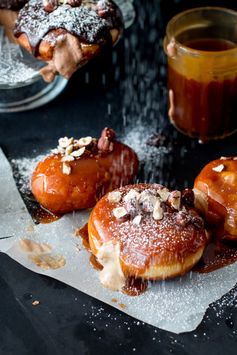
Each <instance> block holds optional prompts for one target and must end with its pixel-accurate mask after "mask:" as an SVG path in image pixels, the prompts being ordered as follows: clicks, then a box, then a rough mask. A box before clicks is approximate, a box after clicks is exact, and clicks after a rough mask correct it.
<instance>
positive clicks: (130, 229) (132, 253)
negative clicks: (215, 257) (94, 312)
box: [88, 184, 208, 290]
mask: <svg viewBox="0 0 237 355" xmlns="http://www.w3.org/2000/svg"><path fill="white" fill-rule="evenodd" d="M193 201H194V196H193V192H192V190H185V191H184V192H182V193H181V192H180V191H169V190H168V189H167V188H165V187H163V186H162V185H158V184H136V185H128V186H125V187H121V188H119V189H117V190H115V191H113V192H110V193H108V194H107V195H105V196H104V197H102V199H101V200H100V201H99V202H98V203H97V204H96V206H95V207H94V209H93V211H92V213H91V215H90V218H89V222H88V234H89V242H90V248H91V251H92V253H93V254H94V255H95V256H96V257H97V260H98V261H99V263H100V264H102V265H103V266H104V268H103V270H102V271H101V273H100V280H101V282H102V284H104V286H106V287H108V288H111V289H114V290H121V289H122V288H123V287H124V284H125V279H126V278H128V277H135V278H142V279H145V280H159V279H167V278H171V277H175V276H178V275H182V274H184V273H185V272H187V271H188V270H190V269H191V268H192V267H193V266H194V264H196V263H197V262H198V261H199V259H200V257H201V256H202V253H203V251H204V248H205V246H206V243H207V240H208V238H207V234H206V231H205V228H204V223H203V220H202V218H201V217H200V216H199V215H198V214H197V212H196V211H195V210H194V209H193V207H192V205H193Z"/></svg>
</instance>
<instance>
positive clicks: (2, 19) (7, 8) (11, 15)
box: [0, 0, 28, 42]
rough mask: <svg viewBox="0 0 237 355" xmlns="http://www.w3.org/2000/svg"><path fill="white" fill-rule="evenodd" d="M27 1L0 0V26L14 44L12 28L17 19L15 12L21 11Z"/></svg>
mask: <svg viewBox="0 0 237 355" xmlns="http://www.w3.org/2000/svg"><path fill="white" fill-rule="evenodd" d="M27 1H28V0H0V25H1V26H3V27H4V30H5V33H6V35H7V37H8V38H9V40H10V41H11V42H16V39H15V37H14V35H13V28H14V25H15V22H16V19H17V14H18V12H17V10H19V9H21V8H22V7H23V6H24V5H25V3H26V2H27Z"/></svg>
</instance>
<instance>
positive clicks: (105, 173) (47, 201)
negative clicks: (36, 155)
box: [31, 128, 138, 214]
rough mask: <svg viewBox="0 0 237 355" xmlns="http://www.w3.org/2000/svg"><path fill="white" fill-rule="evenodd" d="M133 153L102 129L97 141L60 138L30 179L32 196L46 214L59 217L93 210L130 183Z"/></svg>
mask: <svg viewBox="0 0 237 355" xmlns="http://www.w3.org/2000/svg"><path fill="white" fill-rule="evenodd" d="M137 170H138V159H137V156H136V154H135V152H134V151H133V150H132V149H131V148H129V147H128V146H127V145H125V144H123V143H120V142H119V141H117V140H115V138H114V132H113V130H111V129H108V128H105V129H104V130H103V131H102V135H101V137H100V139H99V140H98V141H97V140H96V139H92V137H85V138H81V139H79V140H74V139H73V138H70V139H68V138H66V137H65V138H62V139H60V140H59V147H58V149H56V151H53V154H52V155H50V156H48V157H46V159H44V160H43V161H41V162H40V163H39V164H38V165H37V167H36V169H35V171H34V172H33V175H32V184H31V185H32V193H33V195H34V196H35V198H36V200H37V201H38V202H39V203H40V204H41V205H42V206H43V207H45V208H46V209H48V210H49V211H51V212H53V213H56V214H62V213H67V212H71V211H73V210H79V209H84V208H90V207H93V206H94V205H95V204H96V202H97V200H98V199H99V198H100V197H102V196H103V195H104V194H105V193H107V192H108V191H111V190H112V189H114V188H116V187H118V186H122V185H126V184H128V183H130V182H132V181H133V179H134V177H135V176H136V174H137Z"/></svg>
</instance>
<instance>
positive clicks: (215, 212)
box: [194, 157, 237, 240]
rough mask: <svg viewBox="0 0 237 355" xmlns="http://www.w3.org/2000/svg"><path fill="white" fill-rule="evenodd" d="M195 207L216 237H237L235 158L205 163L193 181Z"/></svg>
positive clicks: (236, 166)
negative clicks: (212, 226) (210, 226)
mask: <svg viewBox="0 0 237 355" xmlns="http://www.w3.org/2000/svg"><path fill="white" fill-rule="evenodd" d="M194 192H195V195H196V202H197V207H199V209H200V210H201V211H202V213H203V214H204V215H205V217H206V219H207V221H208V222H209V223H210V224H212V225H215V226H216V227H217V226H218V228H216V230H215V234H216V237H218V238H223V239H232V240H237V157H230V158H225V157H223V158H220V159H217V160H214V161H212V162H210V163H208V164H207V165H206V166H205V167H204V168H203V169H202V171H201V172H200V174H199V175H198V176H197V178H196V179H195V182H194Z"/></svg>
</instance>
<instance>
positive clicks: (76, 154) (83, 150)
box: [71, 147, 86, 158]
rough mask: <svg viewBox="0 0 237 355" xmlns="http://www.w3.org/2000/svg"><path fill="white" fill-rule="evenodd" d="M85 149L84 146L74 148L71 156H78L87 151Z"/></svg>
mask: <svg viewBox="0 0 237 355" xmlns="http://www.w3.org/2000/svg"><path fill="white" fill-rule="evenodd" d="M85 150H86V147H82V148H80V149H78V150H74V152H72V153H71V156H73V157H76V158H78V157H80V156H82V155H83V154H84V153H85Z"/></svg>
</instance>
